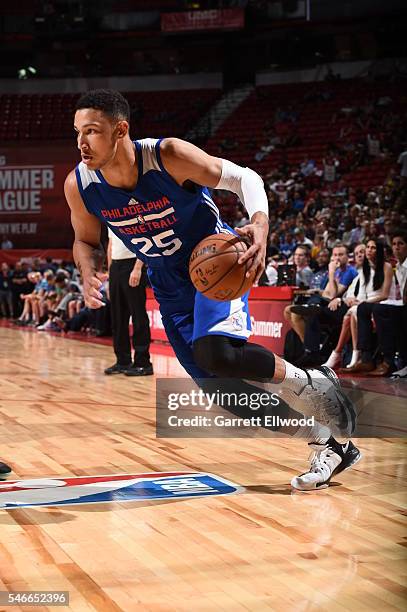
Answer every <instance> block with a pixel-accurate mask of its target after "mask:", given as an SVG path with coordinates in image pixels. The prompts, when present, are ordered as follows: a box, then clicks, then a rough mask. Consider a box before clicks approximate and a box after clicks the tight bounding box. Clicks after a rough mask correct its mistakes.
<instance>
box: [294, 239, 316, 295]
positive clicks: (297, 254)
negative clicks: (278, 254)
mask: <svg viewBox="0 0 407 612" xmlns="http://www.w3.org/2000/svg"><path fill="white" fill-rule="evenodd" d="M293 262H294V265H295V268H296V272H295V284H296V285H297V287H300V288H301V289H308V288H309V287H310V285H311V282H312V278H313V276H314V273H313V272H312V270H311V268H310V267H309V249H308V248H307V247H306V246H303V245H298V246H297V248H296V249H295V251H294V257H293Z"/></svg>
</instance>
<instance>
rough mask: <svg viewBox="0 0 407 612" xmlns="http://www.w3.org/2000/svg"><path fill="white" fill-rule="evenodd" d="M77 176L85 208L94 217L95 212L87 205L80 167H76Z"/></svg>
mask: <svg viewBox="0 0 407 612" xmlns="http://www.w3.org/2000/svg"><path fill="white" fill-rule="evenodd" d="M75 175H76V183H77V185H78V190H79V195H80V196H81V198H82V202H83V203H84V205H85V208H86V210H87V211H88V213H90V214H91V215H93V214H94V212H93V211H92V210H91V209H90V208H89V206H88V205H87V203H86V197H85V190H84V188H83V185H82V180H81V173H80V171H79V166H76V168H75Z"/></svg>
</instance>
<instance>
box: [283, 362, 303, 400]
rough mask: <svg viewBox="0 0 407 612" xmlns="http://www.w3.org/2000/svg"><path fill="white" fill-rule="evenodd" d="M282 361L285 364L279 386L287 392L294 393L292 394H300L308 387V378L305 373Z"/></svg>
mask: <svg viewBox="0 0 407 612" xmlns="http://www.w3.org/2000/svg"><path fill="white" fill-rule="evenodd" d="M283 361H284V364H285V376H284V378H283V381H282V382H281V383H280V384H281V386H282V387H283V388H284V389H288V390H289V391H294V393H297V394H298V393H301V391H302V390H303V388H304V387H305V386H306V385H308V376H307V374H306V372H305V371H304V370H302V369H301V368H297V367H296V366H294V365H293V364H292V363H290V362H289V361H286V360H285V359H283Z"/></svg>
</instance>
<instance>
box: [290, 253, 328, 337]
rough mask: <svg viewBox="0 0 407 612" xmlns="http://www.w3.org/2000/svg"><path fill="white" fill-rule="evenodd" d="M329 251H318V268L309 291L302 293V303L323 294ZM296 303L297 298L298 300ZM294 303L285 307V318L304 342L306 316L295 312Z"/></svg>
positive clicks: (326, 280) (326, 277) (326, 279)
mask: <svg viewBox="0 0 407 612" xmlns="http://www.w3.org/2000/svg"><path fill="white" fill-rule="evenodd" d="M329 257H330V255H329V251H328V249H322V250H321V251H320V252H319V253H318V270H317V271H316V272H314V274H313V278H312V280H311V283H310V288H309V289H308V290H307V291H303V292H302V293H301V296H300V299H301V303H303V304H304V303H307V302H309V300H310V299H311V297H312V296H315V295H322V293H323V290H324V289H325V287H326V285H327V282H328V263H329ZM296 303H298V302H297V300H296ZM293 306H294V305H293V304H290V306H286V307H285V309H284V318H285V319H286V320H287V321H288V323H289V324H290V326H291V327H292V328H293V330H294V331H295V332H296V334H297V335H298V337H299V338H300V340H301V342H304V337H305V317H303V316H302V315H300V314H296V313H295V312H293Z"/></svg>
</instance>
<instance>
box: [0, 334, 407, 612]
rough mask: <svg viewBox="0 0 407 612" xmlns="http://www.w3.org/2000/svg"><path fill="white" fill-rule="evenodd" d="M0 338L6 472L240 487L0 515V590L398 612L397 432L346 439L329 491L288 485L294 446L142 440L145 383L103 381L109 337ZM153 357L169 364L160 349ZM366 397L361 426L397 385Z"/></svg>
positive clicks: (400, 506)
mask: <svg viewBox="0 0 407 612" xmlns="http://www.w3.org/2000/svg"><path fill="white" fill-rule="evenodd" d="M0 347H1V349H0V422H1V425H2V427H1V434H0V458H1V459H2V460H4V461H7V462H9V463H10V464H11V465H12V467H13V469H14V473H13V474H12V475H11V476H10V478H11V479H15V480H23V479H44V478H54V479H55V478H58V477H67V476H85V475H86V476H89V475H103V474H121V473H128V474H138V473H144V472H167V471H187V472H189V471H191V472H195V471H199V472H209V473H213V474H216V475H218V476H221V477H223V478H225V479H227V480H230V481H232V482H234V483H237V484H239V485H241V486H243V487H245V490H244V491H243V492H242V493H239V494H236V495H231V496H219V497H201V498H188V499H176V500H169V501H137V502H128V503H126V504H121V503H120V502H112V503H106V504H95V505H88V506H86V505H80V506H64V507H54V508H16V509H8V510H5V509H0V534H1V536H0V590H67V591H69V592H70V604H69V607H68V608H62V609H71V610H75V611H81V610H98V611H103V612H105V611H110V610H112V611H113V610H124V611H126V612H127V611H132V610H152V611H157V612H158V611H160V612H161V611H167V610H168V611H173V610H174V611H175V610H182V611H184V610H185V611H186V610H188V611H211V610H230V611H232V610H233V612H238V611H240V610H242V611H243V610H246V611H247V610H255V611H258V610H259V611H261V610H277V611H280V610H290V611H295V612H300V611H305V610H306V611H310V610H329V611H330V612H331V611H336V610H337V611H344V610H357V611H359V610H361V611H363V610H366V611H367V610H379V609H380V610H401V609H405V606H406V590H405V569H406V564H405V557H406V540H405V536H406V530H405V514H406V497H405V493H404V490H405V489H404V487H405V476H406V447H405V439H404V438H402V437H388V438H384V439H380V438H361V439H359V440H357V444H358V446H359V447H360V449H361V450H362V452H363V454H364V457H363V460H362V461H360V462H359V463H358V464H357V465H356V466H355V467H354V468H353V469H351V470H349V471H347V472H345V473H344V474H341V475H340V476H338V477H337V478H335V483H334V486H331V487H330V488H329V489H327V490H324V491H319V492H318V493H311V494H301V493H292V492H291V490H290V486H289V482H290V480H291V478H292V477H293V476H294V475H295V474H296V473H299V472H302V471H303V470H304V468H305V467H306V466H307V454H308V449H307V447H306V444H305V443H304V441H301V440H293V439H286V438H275V439H269V438H254V439H224V438H215V439H208V438H206V439H192V438H188V439H186V438H177V439H168V438H165V439H162V438H161V439H160V438H155V377H144V378H127V377H124V376H114V377H107V376H104V374H103V369H104V368H105V367H107V366H108V365H111V364H112V363H113V362H114V358H112V355H113V353H112V349H111V348H110V347H108V346H103V345H95V344H91V343H83V342H80V341H77V340H68V339H65V338H62V337H57V336H51V335H47V334H41V333H40V332H32V333H31V332H27V331H25V330H19V329H11V328H0ZM154 366H155V372H156V374H157V375H160V376H179V375H180V374H181V373H182V369H181V368H180V367H179V366H178V364H177V362H176V361H175V360H174V358H172V357H170V356H168V355H160V354H155V355H154ZM366 394H368V395H366V397H367V402H366V406H367V408H366V410H365V413H364V417H365V420H366V421H368V419H366V414H367V411H368V410H376V411H378V412H380V410H382V411H385V410H388V411H391V412H392V413H394V415H395V419H397V415H399V416H400V419H401V417H402V416H404V414H405V409H406V398H405V395H404V394H403V393H399V394H398V395H384V394H383V393H379V392H378V391H374V390H373V391H366ZM403 411H404V412H403ZM402 435H405V432H403V431H401V432H400V436H402ZM2 609H3V608H2V607H1V606H0V610H2ZM4 609H5V610H7V609H9V608H4ZM16 609H24V610H26V609H27V608H26V607H25V608H16ZM33 609H34V608H33ZM35 609H36V610H37V609H38V610H40V609H43V610H44V609H47V608H45V607H42V608H35ZM50 609H51V608H50ZM52 609H54V608H52Z"/></svg>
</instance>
